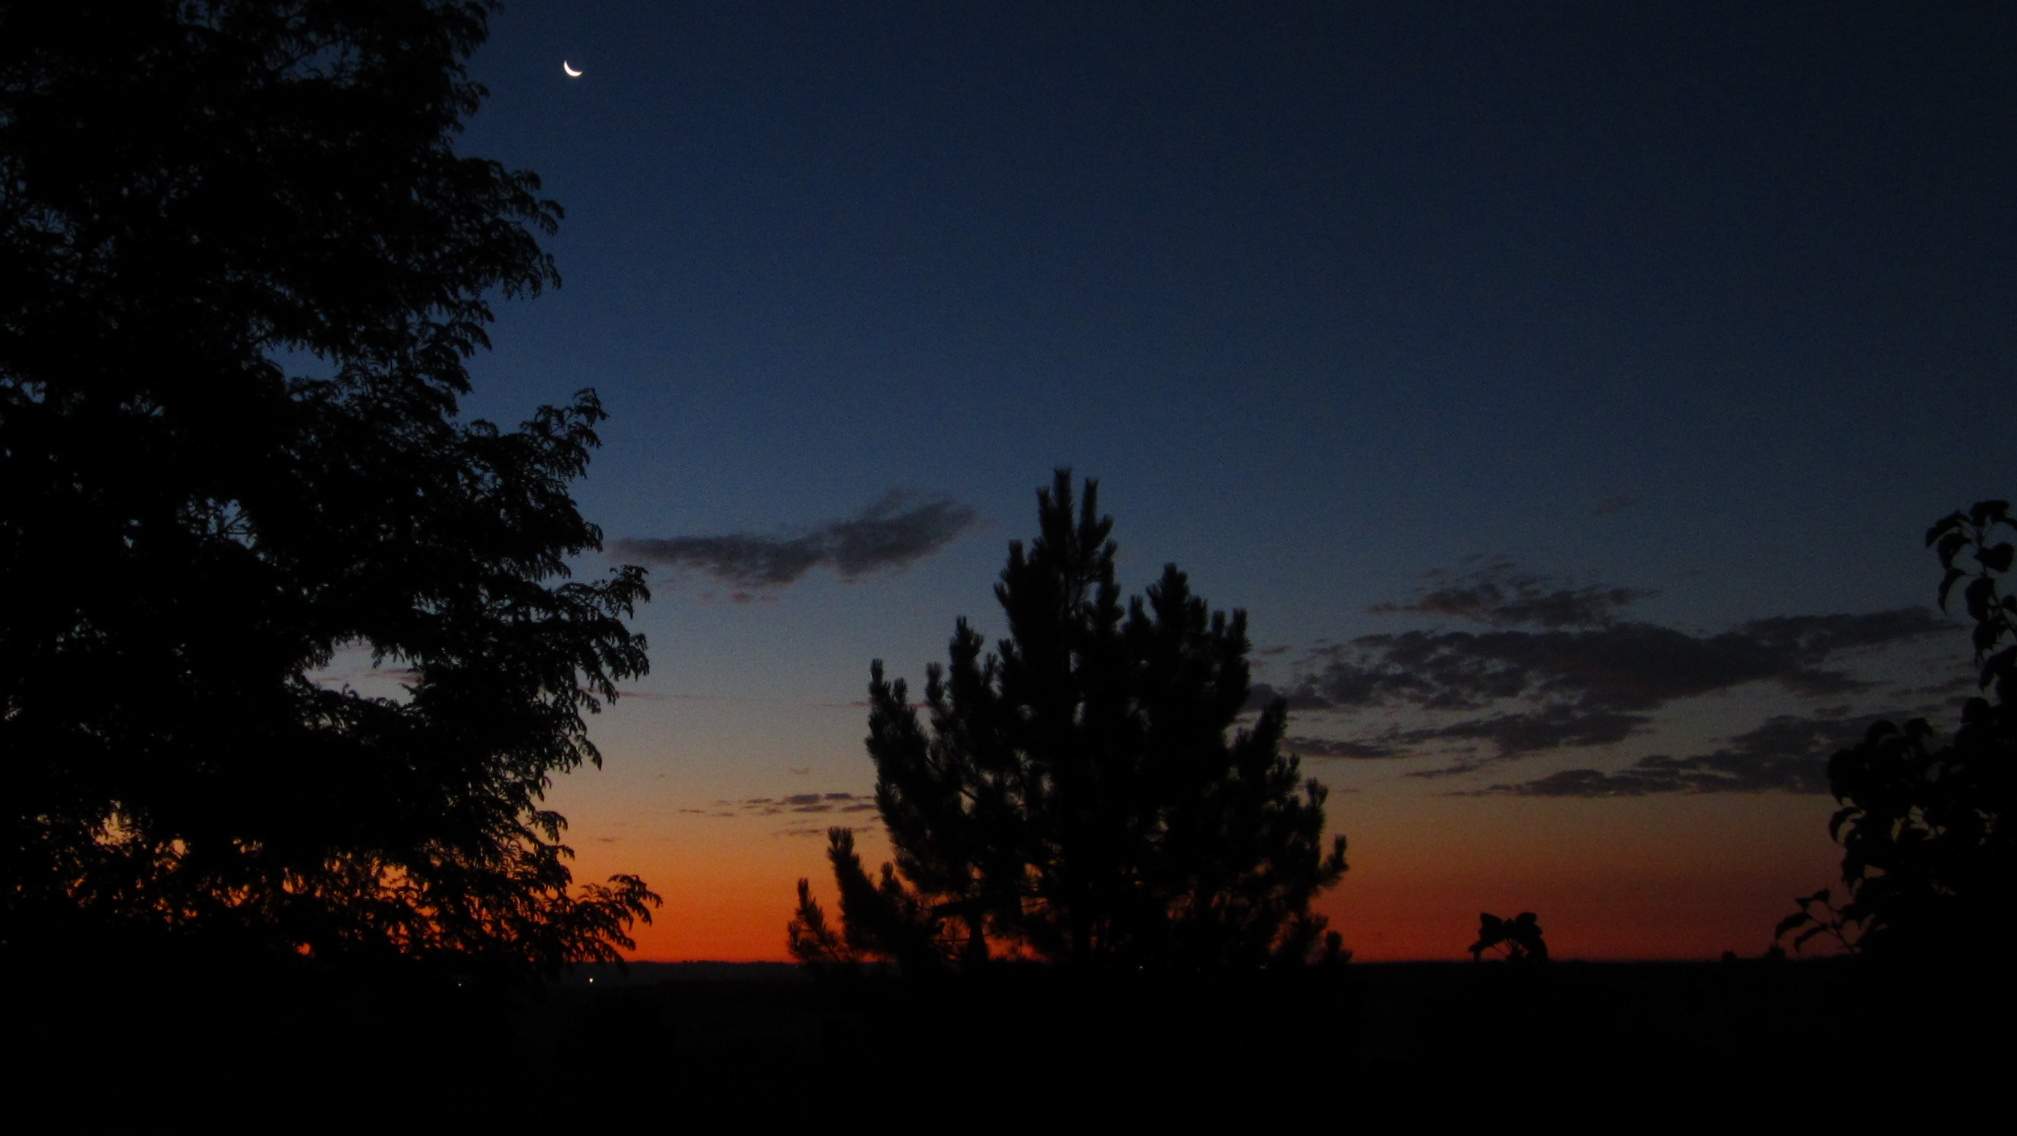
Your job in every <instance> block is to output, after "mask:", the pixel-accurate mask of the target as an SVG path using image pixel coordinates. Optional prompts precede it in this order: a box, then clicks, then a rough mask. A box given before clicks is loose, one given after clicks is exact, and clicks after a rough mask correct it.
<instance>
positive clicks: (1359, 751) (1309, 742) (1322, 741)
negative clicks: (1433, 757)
mask: <svg viewBox="0 0 2017 1136" xmlns="http://www.w3.org/2000/svg"><path fill="white" fill-rule="evenodd" d="M1282 748H1283V749H1285V750H1287V751H1288V752H1290V753H1293V754H1295V755H1297V756H1298V757H1343V758H1351V759H1353V760H1361V761H1366V760H1380V759H1383V758H1389V757H1406V756H1408V754H1407V752H1406V751H1404V750H1402V749H1401V748H1400V747H1398V746H1394V745H1389V744H1386V743H1384V742H1380V741H1351V740H1347V739H1341V738H1283V739H1282Z"/></svg>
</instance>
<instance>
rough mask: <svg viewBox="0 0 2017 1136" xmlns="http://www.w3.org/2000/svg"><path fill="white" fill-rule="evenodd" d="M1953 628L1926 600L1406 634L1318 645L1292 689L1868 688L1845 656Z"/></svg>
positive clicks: (1342, 699) (1625, 701)
mask: <svg viewBox="0 0 2017 1136" xmlns="http://www.w3.org/2000/svg"><path fill="white" fill-rule="evenodd" d="M1950 630H1952V625H1951V624H1949V623H1947V622H1945V621H1943V620H1940V619H1937V618H1935V617H1934V616H1933V615H1932V614H1931V613H1930V612H1928V611H1927V610H1925V609H1921V608H1902V609H1899V610H1896V611H1888V612H1873V613H1869V614H1864V615H1825V616H1799V617H1786V618H1780V619H1771V620H1758V621H1754V622H1751V623H1746V624H1743V625H1741V626H1739V627H1737V628H1735V629H1734V630H1731V631H1727V632H1724V633H1722V634H1719V635H1693V634H1689V633H1687V632H1684V631H1679V630H1676V629H1674V628H1671V627H1662V626H1659V625H1657V624H1650V623H1619V624H1612V625H1610V626H1606V627H1596V628H1585V629H1578V630H1564V629H1553V630H1543V631H1524V630H1500V631H1488V632H1470V631H1409V632H1404V633H1401V634H1392V635H1367V636H1362V637H1360V638H1359V639H1356V640H1353V641H1352V642H1351V643H1349V644H1344V645H1339V646H1335V647H1331V648H1327V649H1325V650H1323V651H1320V652H1317V653H1316V654H1315V655H1314V656H1313V660H1314V661H1317V662H1319V663H1320V664H1321V665H1320V666H1319V667H1317V668H1316V669H1315V670H1314V671H1312V672H1311V673H1308V674H1306V675H1305V676H1303V678H1302V679H1301V680H1300V681H1299V682H1298V683H1297V684H1296V685H1295V686H1293V687H1292V688H1290V689H1289V690H1288V691H1285V692H1277V693H1285V694H1287V696H1288V697H1289V698H1290V699H1291V704H1292V705H1294V704H1296V703H1297V702H1300V703H1302V704H1303V705H1305V706H1312V707H1316V708H1329V707H1336V708H1359V707H1368V706H1377V705H1412V706H1418V707H1422V708H1425V709H1431V710H1457V711H1464V710H1469V711H1477V710H1483V709H1485V708H1487V707H1490V706H1492V705H1494V704H1498V703H1503V702H1506V701H1508V700H1515V699H1523V700H1528V701H1530V702H1534V703H1539V704H1544V705H1545V704H1558V703H1559V704H1566V705H1569V706H1571V707H1574V708H1576V709H1577V710H1579V711H1581V712H1583V713H1586V714H1593V713H1598V712H1613V713H1624V712H1643V711H1648V710H1653V709H1657V708H1658V707H1660V706H1663V705H1665V704H1667V703H1669V702H1673V701H1676V700H1678V699H1682V698H1689V697H1693V696H1696V695H1701V694H1708V693H1710V692H1713V691H1718V690H1727V689H1729V688H1731V687H1735V686H1741V685H1743V684H1745V683H1749V682H1763V681H1771V682H1776V683H1778V684H1780V685H1781V686H1782V687H1784V688H1785V689H1787V690H1789V691H1792V692H1793V693H1795V694H1800V695H1805V696H1822V695H1839V694H1842V693H1845V692H1849V691H1855V690H1861V689H1864V688H1865V687H1866V686H1867V684H1865V683H1862V682H1860V681H1858V680H1856V679H1854V678H1852V677H1850V676H1849V675H1848V674H1846V673H1845V672H1843V671H1841V670H1839V669H1830V668H1826V667H1824V666H1822V664H1823V663H1825V662H1828V661H1830V660H1832V659H1834V658H1836V657H1837V656H1840V655H1843V654H1846V653H1849V652H1851V651H1856V650H1860V649H1864V648H1870V647H1875V646H1880V645H1887V644H1891V643H1898V642H1902V641H1905V640H1909V639H1912V638H1917V637H1919V636H1923V635H1929V634H1934V633H1939V632H1946V631H1950Z"/></svg>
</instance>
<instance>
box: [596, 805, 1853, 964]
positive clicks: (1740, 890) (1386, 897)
mask: <svg viewBox="0 0 2017 1136" xmlns="http://www.w3.org/2000/svg"><path fill="white" fill-rule="evenodd" d="M1831 804H1832V802H1831V801H1829V800H1828V799H1826V798H1822V797H1796V796H1789V795H1785V794H1756V795H1745V794H1717V795H1700V796H1686V797H1647V798H1637V799H1622V800H1599V801H1589V800H1543V799H1522V798H1505V797H1492V798H1455V797H1392V798H1383V799H1377V800H1376V799H1374V798H1372V797H1371V796H1370V795H1360V794H1339V795H1337V796H1334V797H1333V798H1332V800H1331V814H1332V826H1333V829H1334V830H1341V831H1344V832H1345V833H1346V834H1347V835H1348V836H1349V838H1350V841H1351V847H1350V852H1349V860H1350V862H1351V870H1350V871H1349V872H1348V873H1347V874H1346V876H1345V879H1344V881H1343V882H1342V883H1341V884H1339V886H1338V887H1337V888H1336V889H1335V890H1333V891H1332V892H1331V893H1329V894H1327V895H1325V896H1324V897H1323V898H1322V899H1320V900H1319V902H1318V904H1317V907H1318V910H1319V911H1321V912H1322V913H1323V914H1325V915H1327V916H1328V917H1329V918H1330V920H1331V926H1332V927H1333V928H1334V929H1336V930H1337V931H1339V932H1340V933H1341V934H1342V935H1343V936H1344V940H1345V945H1346V946H1347V947H1348V948H1350V949H1351V950H1352V951H1353V953H1354V956H1355V957H1356V958H1358V959H1361V960H1364V961H1402V960H1421V959H1443V960H1452V961H1455V960H1462V959H1466V958H1468V957H1469V956H1468V955H1467V954H1466V948H1467V947H1468V946H1469V945H1470V942H1471V940H1472V938H1473V937H1474V936H1475V933H1476V931H1477V927H1478V915H1479V913H1480V912H1482V911H1490V912H1493V913H1494V914H1498V915H1502V916H1511V915H1515V914H1517V913H1519V912H1521V911H1533V912H1535V913H1537V914H1538V915H1539V916H1540V919H1541V925H1542V927H1543V929H1544V931H1545V933H1546V935H1547V941H1548V946H1549V949H1550V952H1551V953H1552V954H1553V955H1554V956H1555V957H1558V958H1565V959H1569V958H1581V959H1592V960H1604V959H1618V960H1625V959H1687V958H1698V959H1700V958H1710V959H1712V958H1716V957H1718V956H1719V955H1721V954H1722V953H1723V952H1724V951H1725V950H1734V951H1736V952H1737V953H1739V954H1743V955H1756V954H1758V953H1760V952H1761V951H1763V950H1764V949H1765V948H1766V947H1767V946H1769V945H1770V943H1771V936H1772V928H1773V925H1774V924H1775V923H1776V922H1777V921H1778V919H1779V918H1780V917H1781V916H1783V915H1785V914H1786V913H1788V912H1789V911H1791V910H1792V909H1793V897H1794V896H1797V895H1801V894H1806V893H1809V892H1812V891H1813V890H1815V889H1816V888H1819V887H1823V886H1827V885H1829V884H1832V883H1834V882H1835V880H1836V877H1837V874H1838V872H1839V865H1840V859H1841V853H1840V850H1839V849H1838V848H1835V847H1834V846H1833V845H1831V844H1830V843H1829V842H1828V840H1827V837H1826V831H1825V824H1826V818H1827V813H1828V810H1829V807H1830V805H1831ZM590 811H591V810H582V811H580V812H578V813H573V814H570V815H571V817H572V818H573V819H574V820H575V830H576V832H577V833H580V832H586V831H593V830H594V829H596V828H599V827H602V826H601V824H599V823H598V822H600V821H611V822H614V821H617V820H618V819H619V818H618V817H615V816H609V817H592V816H590V815H589V812H590ZM847 819H848V820H850V821H853V822H854V824H853V827H854V828H855V830H856V832H857V838H858V839H859V840H860V842H861V848H862V853H863V859H864V860H865V861H866V862H868V863H869V864H871V865H875V864H879V863H880V862H881V860H882V859H883V858H885V856H886V854H887V850H886V846H885V845H884V843H883V838H882V834H881V831H880V825H879V823H877V822H876V820H875V818H874V815H873V814H867V815H865V816H864V815H860V814H857V815H855V816H851V817H849V818H847ZM617 827H619V828H622V829H627V830H630V831H636V828H635V827H634V826H633V825H630V824H621V825H618V826H617ZM780 827H782V825H781V822H780V821H779V819H778V818H767V819H759V818H736V819H726V820H722V819H707V818H699V819H692V818H681V819H680V820H679V821H678V822H677V823H669V824H668V825H667V826H666V828H665V830H663V831H658V832H652V833H651V834H650V835H649V836H648V837H642V838H621V837H618V838H606V839H604V840H599V841H595V842H592V843H587V844H586V847H583V846H582V845H577V847H578V848H581V857H580V859H579V861H577V863H576V865H575V875H576V878H577V879H580V880H595V879H600V878H602V877H603V876H606V875H608V874H610V873H612V872H618V871H628V872H636V873H637V874H639V875H642V876H643V877H644V878H645V880H646V881H647V882H648V883H649V884H650V885H651V886H652V887H653V889H654V890H656V891H658V892H659V893H660V894H661V895H663V896H664V897H665V906H664V907H663V908H661V909H660V910H659V911H658V912H657V913H656V915H655V918H654V921H653V923H652V924H651V925H649V926H638V927H636V928H633V937H634V938H635V939H636V940H637V946H636V948H635V949H634V950H633V951H630V952H626V953H627V954H628V955H629V956H630V957H632V958H635V959H638V960H644V961H697V960H713V961H729V962H779V961H788V955H787V954H786V951H785V924H786V923H787V922H788V921H789V920H790V918H791V915H792V909H793V906H794V903H795V898H796V897H795V887H796V884H797V881H798V879H799V878H800V877H806V878H808V879H810V880H811V881H812V887H813V894H814V896H815V898H817V899H819V900H820V902H821V904H822V905H823V906H824V907H825V908H826V909H827V913H828V917H829V918H835V919H837V918H838V914H839V912H838V903H837V901H836V899H835V897H834V893H833V892H834V889H833V882H832V877H831V874H830V871H829V869H828V867H827V864H826V856H825V851H826V844H825V841H824V840H823V839H820V838H818V837H817V836H808V835H786V834H782V833H780V832H779V831H778V829H779V828H780Z"/></svg>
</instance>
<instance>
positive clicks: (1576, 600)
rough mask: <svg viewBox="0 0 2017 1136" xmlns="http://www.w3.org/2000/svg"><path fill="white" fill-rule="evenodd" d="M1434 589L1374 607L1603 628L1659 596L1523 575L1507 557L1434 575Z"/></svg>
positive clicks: (1516, 623) (1384, 611)
mask: <svg viewBox="0 0 2017 1136" xmlns="http://www.w3.org/2000/svg"><path fill="white" fill-rule="evenodd" d="M1431 579H1432V580H1434V581H1436V584H1435V586H1432V587H1430V588H1428V589H1427V590H1425V591H1423V592H1422V593H1421V594H1420V595H1418V596H1416V597H1415V598H1414V599H1413V600H1412V601H1410V602H1408V603H1379V604H1374V605H1373V606H1372V607H1371V608H1368V609H1367V610H1368V611H1371V612H1373V613H1375V614H1379V615H1398V614H1412V615H1430V616H1446V617H1449V618H1452V619H1462V620H1466V621H1469V622H1472V623H1483V624H1487V625H1489V626H1492V627H1521V626H1535V627H1546V628H1557V627H1603V626H1606V625H1608V624H1610V623H1612V622H1614V621H1615V620H1616V619H1617V616H1618V613H1619V612H1621V611H1623V610H1624V609H1625V608H1627V607H1630V606H1631V605H1632V604H1634V603H1637V602H1638V601H1639V600H1642V599H1647V598H1649V597H1651V596H1653V595H1654V594H1656V593H1653V592H1649V591H1642V590H1640V589H1637V588H1606V587H1601V586H1598V585H1595V584H1586V585H1581V586H1575V585H1571V584H1568V583H1565V582H1563V581H1560V580H1554V579H1551V578H1549V577H1547V576H1541V575H1536V574H1534V573H1530V572H1522V571H1520V570H1519V569H1518V568H1516V567H1515V566H1514V565H1513V563H1512V561H1510V560H1506V559H1504V558H1503V557H1500V558H1494V559H1491V560H1488V561H1486V562H1485V563H1484V564H1483V565H1482V566H1480V567H1478V568H1476V569H1474V570H1472V571H1471V572H1468V573H1466V574H1464V575H1462V576H1459V577H1456V578H1454V579H1451V578H1449V577H1447V576H1445V575H1444V574H1442V573H1440V572H1437V573H1432V574H1431Z"/></svg>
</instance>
